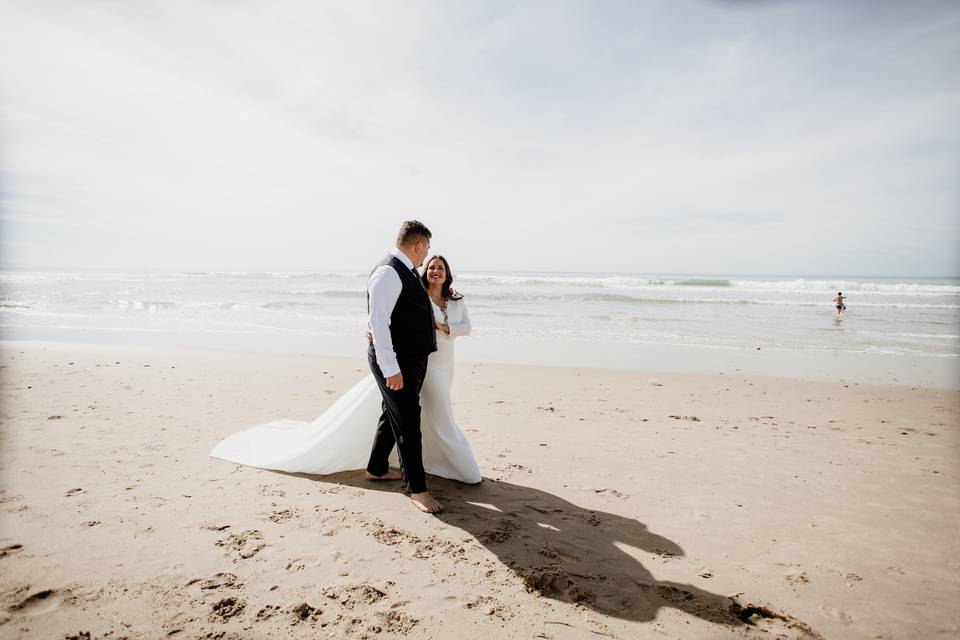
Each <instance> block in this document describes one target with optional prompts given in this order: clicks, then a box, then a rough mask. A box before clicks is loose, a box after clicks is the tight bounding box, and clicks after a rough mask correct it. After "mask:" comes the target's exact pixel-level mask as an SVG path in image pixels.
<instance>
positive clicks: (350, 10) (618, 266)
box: [0, 0, 960, 275]
mask: <svg viewBox="0 0 960 640" xmlns="http://www.w3.org/2000/svg"><path fill="white" fill-rule="evenodd" d="M0 24H2V26H0V82H2V84H0V101H2V102H0V109H2V110H0V145H2V146H0V216H2V223H0V224H2V227H0V231H2V237H0V242H2V257H0V260H2V263H3V265H5V266H6V267H17V268H51V269H60V268H82V269H94V268H134V269H137V268H171V269H181V268H199V269H258V270H260V269H263V270H285V269H318V270H328V269H337V270H340V269H349V270H353V269H365V268H367V267H369V266H370V265H372V264H373V263H374V262H375V261H376V260H377V259H378V258H379V257H380V256H381V255H382V254H383V253H384V252H385V251H386V250H388V249H389V248H390V246H391V245H392V240H393V237H394V234H395V232H396V228H397V227H398V226H399V223H400V222H401V221H402V220H403V219H405V218H409V217H415V218H418V219H420V220H422V221H423V222H425V223H426V224H427V225H428V226H429V227H430V228H431V229H432V230H433V232H434V239H433V247H434V248H435V249H437V250H439V251H442V252H443V253H444V254H446V255H447V256H448V258H450V260H451V261H452V262H453V264H454V266H455V267H456V268H459V269H468V270H474V271H476V270H492V269H498V270H557V271H618V272H624V271H626V272H642V273H703V274H825V275H870V274H874V275H960V261H958V257H957V252H956V246H957V243H958V240H960V2H956V1H946V2H926V1H910V2H904V1H897V2H883V1H873V0H871V1H864V2H856V1H843V2H837V1H835V0H831V1H825V2H816V1H810V0H802V1H801V0H797V1H795V2H792V1H788V0H780V1H767V2H765V1H761V0H754V1H746V0H741V1H706V0H700V1H694V0H691V1H684V0H666V1H664V2H641V1H639V0H628V1H625V2H614V1H612V0H605V1H603V2H594V1H584V2H562V1H558V0H546V1H544V2H493V1H488V0H484V1H481V2H467V1H462V2H456V1H451V0H435V1H428V2H415V1H398V0H380V1H376V2H358V1H356V0H350V2H337V3H333V2H331V3H318V2H315V1H313V0H309V1H303V2H287V1H269V2H267V1H264V2H254V1H246V2H244V1H238V2H225V1H213V0H211V1H209V2H202V1H198V0H189V1H184V2H176V1H169V0H164V1H162V2H161V1H159V0H158V1H156V2H137V1H135V0H128V1H124V2H107V1H94V0H86V1H78V0H65V1H63V2H55V1H43V0H24V1H22V2H3V3H2V4H0Z"/></svg>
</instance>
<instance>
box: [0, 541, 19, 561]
mask: <svg viewBox="0 0 960 640" xmlns="http://www.w3.org/2000/svg"><path fill="white" fill-rule="evenodd" d="M22 549H23V545H22V544H19V543H18V544H8V545H7V546H5V547H0V558H5V557H7V556H10V555H13V554H15V553H17V552H19V551H21V550H22Z"/></svg>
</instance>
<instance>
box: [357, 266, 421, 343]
mask: <svg viewBox="0 0 960 640" xmlns="http://www.w3.org/2000/svg"><path fill="white" fill-rule="evenodd" d="M382 266H390V267H393V268H394V270H395V271H396V272H397V275H399V276H400V283H401V284H402V285H403V288H402V289H401V290H400V297H399V298H397V304H396V305H394V307H393V313H391V314H390V338H391V339H392V340H393V351H394V353H396V354H397V355H398V356H426V355H429V354H430V353H433V352H434V351H436V350H437V334H436V333H435V332H434V328H433V308H432V307H431V305H430V296H429V295H428V294H427V290H426V289H424V288H423V283H421V282H420V278H419V276H417V274H415V273H414V272H413V270H412V269H408V268H407V265H405V264H403V262H402V261H401V260H400V259H399V258H396V257H394V256H392V255H388V256H387V257H386V258H384V259H383V260H382V261H381V262H380V264H378V265H377V267H376V268H375V269H374V270H373V271H376V270H377V269H379V268H380V267H382ZM370 275H373V272H370ZM369 312H370V290H369V289H368V290H367V313H369Z"/></svg>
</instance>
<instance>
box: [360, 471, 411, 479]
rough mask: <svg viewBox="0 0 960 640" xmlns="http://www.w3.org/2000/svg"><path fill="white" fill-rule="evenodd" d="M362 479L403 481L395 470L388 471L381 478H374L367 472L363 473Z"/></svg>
mask: <svg viewBox="0 0 960 640" xmlns="http://www.w3.org/2000/svg"><path fill="white" fill-rule="evenodd" d="M363 477H364V478H366V479H367V480H403V474H402V473H400V472H399V471H397V470H395V469H390V470H388V471H387V472H386V473H385V474H383V475H382V476H375V475H373V474H372V473H370V472H369V471H365V472H364V475H363Z"/></svg>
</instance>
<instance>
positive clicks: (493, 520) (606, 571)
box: [289, 471, 818, 637]
mask: <svg viewBox="0 0 960 640" xmlns="http://www.w3.org/2000/svg"><path fill="white" fill-rule="evenodd" d="M361 474H362V471H360V472H358V471H347V472H342V473H337V474H331V475H326V476H316V475H308V474H289V475H296V476H299V477H302V478H307V479H310V480H314V481H319V482H325V483H338V484H342V485H348V486H352V487H357V488H360V489H364V490H379V491H386V492H395V493H399V492H400V491H401V490H400V488H399V483H397V482H368V481H365V480H364V479H363V478H362V475H361ZM430 491H431V493H432V494H433V495H434V496H436V497H437V498H438V499H439V500H441V502H443V504H444V507H445V511H444V512H443V513H441V514H439V515H437V516H436V517H437V518H438V519H440V520H442V521H443V522H445V523H446V524H448V525H450V526H453V527H457V528H458V529H462V530H463V531H465V532H466V533H468V534H470V535H471V536H472V537H473V538H474V539H475V540H476V541H477V542H478V543H479V544H481V545H483V546H484V547H486V548H487V549H488V550H489V551H490V552H491V553H493V554H494V555H496V556H497V557H498V558H499V559H500V561H501V562H502V563H503V564H504V565H505V566H506V567H508V568H509V569H510V570H511V571H512V572H513V573H514V574H515V575H516V576H517V577H519V578H520V580H522V582H523V583H524V585H525V586H526V588H527V590H528V591H531V592H536V593H539V594H540V595H541V596H543V597H545V598H550V599H553V600H557V601H560V602H565V603H569V604H575V605H579V606H583V607H587V608H589V609H591V610H593V611H596V612H598V613H601V614H604V615H607V616H613V617H616V618H621V619H625V620H630V621H637V622H645V621H650V620H653V619H654V618H655V617H656V615H657V612H658V611H659V610H660V608H661V607H672V608H675V609H679V610H681V611H684V612H686V613H689V614H690V615H693V616H696V617H698V618H701V619H703V620H706V621H709V622H712V623H716V624H720V625H725V626H727V627H741V628H749V627H752V626H754V625H756V624H758V623H759V625H760V626H763V627H765V628H766V629H768V630H772V629H770V626H774V627H779V628H784V627H790V628H792V629H793V630H794V631H797V630H800V631H803V632H808V633H809V635H807V633H803V635H802V637H818V636H816V634H815V633H814V632H812V630H810V629H809V627H807V626H806V625H804V624H803V623H800V622H799V621H797V620H795V619H793V618H791V617H790V616H787V615H786V614H783V613H781V612H778V611H775V610H772V609H770V608H768V607H765V606H762V605H754V604H745V603H742V602H740V601H738V600H737V599H735V598H731V597H729V596H723V595H719V594H716V593H711V592H709V591H705V590H703V589H701V588H699V587H695V586H693V585H690V584H683V583H677V582H670V581H663V580H657V579H656V578H654V577H653V574H651V573H650V571H648V570H647V569H646V568H645V567H644V566H643V564H642V563H641V562H640V561H639V560H638V559H637V557H638V556H640V555H642V554H650V555H653V556H658V557H660V558H671V557H679V556H683V555H684V551H683V549H682V548H681V547H680V545H678V544H677V543H676V542H673V541H672V540H669V539H668V538H665V537H663V536H661V535H658V534H656V533H653V532H651V531H650V530H649V529H648V528H647V526H646V525H644V524H643V523H642V522H639V521H637V520H633V519H631V518H625V517H623V516H619V515H616V514H613V513H606V512H603V511H598V510H595V509H586V508H584V507H580V506H578V505H576V504H573V503H572V502H569V501H567V500H564V499H563V498H560V497H558V496H555V495H553V494H550V493H547V492H545V491H541V490H539V489H534V488H532V487H526V486H523V485H518V484H512V483H510V482H503V481H500V480H491V479H487V478H484V480H483V482H482V483H480V484H477V485H465V484H461V483H459V482H453V481H449V480H444V479H443V478H436V477H431V479H430ZM412 508H413V507H412V506H411V509H412Z"/></svg>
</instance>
